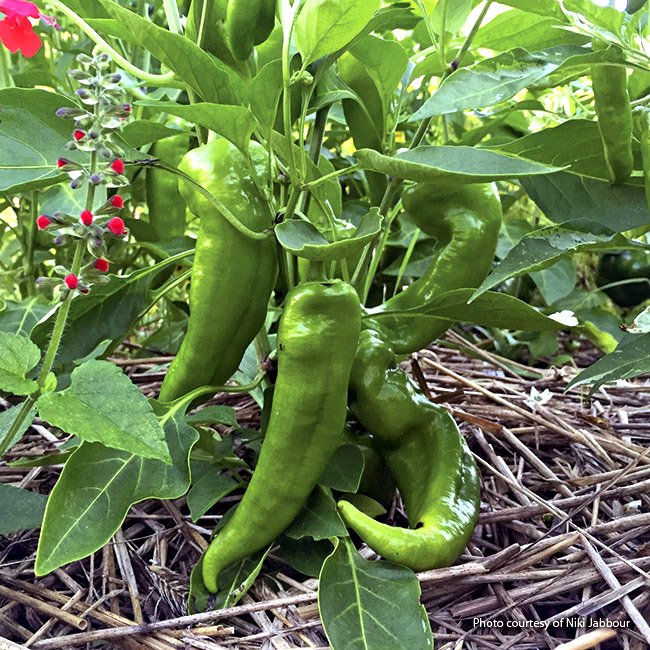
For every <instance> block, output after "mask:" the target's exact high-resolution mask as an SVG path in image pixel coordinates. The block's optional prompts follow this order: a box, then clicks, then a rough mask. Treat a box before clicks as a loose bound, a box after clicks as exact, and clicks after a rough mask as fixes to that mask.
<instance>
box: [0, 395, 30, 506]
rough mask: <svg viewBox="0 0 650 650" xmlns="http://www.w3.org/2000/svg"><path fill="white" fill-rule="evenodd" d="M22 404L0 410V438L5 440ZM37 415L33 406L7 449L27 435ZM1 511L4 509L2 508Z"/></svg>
mask: <svg viewBox="0 0 650 650" xmlns="http://www.w3.org/2000/svg"><path fill="white" fill-rule="evenodd" d="M22 406H23V405H22V403H21V404H16V405H15V406H12V407H10V408H8V409H5V410H4V411H0V440H4V437H5V436H6V435H7V434H8V433H9V431H10V429H11V426H12V425H13V423H14V422H15V421H16V418H17V417H18V415H19V413H20V411H21V409H22ZM35 417H36V408H34V407H32V408H31V410H30V412H29V414H28V415H27V417H26V418H25V419H24V420H23V422H22V424H21V425H20V427H19V429H18V431H16V435H15V436H13V439H12V440H10V441H9V444H8V446H7V451H9V449H11V448H12V447H13V446H14V445H15V444H16V443H17V442H18V441H19V440H20V439H21V438H22V437H23V436H24V435H25V432H26V431H27V429H29V427H30V426H31V424H32V422H33V421H34V418H35ZM0 512H2V511H1V510H0Z"/></svg>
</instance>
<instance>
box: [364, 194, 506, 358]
mask: <svg viewBox="0 0 650 650" xmlns="http://www.w3.org/2000/svg"><path fill="white" fill-rule="evenodd" d="M402 204H403V206H404V209H405V210H406V212H408V214H409V215H410V216H411V217H412V218H413V220H414V221H415V223H416V225H417V226H418V227H419V228H420V229H421V230H422V231H423V232H425V233H427V234H428V235H432V236H434V237H436V238H437V239H438V243H439V246H438V248H437V250H436V251H435V253H434V257H433V261H432V262H431V263H430V265H429V267H428V268H427V270H426V271H425V272H424V274H423V275H422V277H420V278H419V279H418V280H416V281H415V282H413V284H411V285H410V286H409V287H407V288H406V289H404V291H402V292H401V293H398V294H397V295H396V296H394V297H393V298H390V299H389V300H387V301H386V302H384V303H383V304H381V305H379V306H378V307H374V308H372V309H369V310H368V311H369V313H370V314H371V315H372V316H378V317H377V318H368V319H364V323H365V324H366V326H367V327H369V328H371V329H375V330H377V331H380V332H381V333H382V334H383V336H384V337H385V338H386V340H387V341H388V343H389V344H390V345H391V347H392V348H393V350H394V351H395V352H397V353H398V354H403V353H409V352H416V351H417V350H421V349H422V348H425V347H426V346H427V345H429V344H430V343H432V342H433V341H435V340H436V339H437V338H438V337H439V336H441V335H442V334H443V333H444V331H445V330H446V329H447V328H448V327H449V325H448V323H446V322H441V321H436V320H434V319H430V320H419V321H417V322H416V321H415V320H414V319H411V318H408V317H403V316H398V315H396V316H389V315H388V314H387V315H386V316H382V315H381V314H384V313H386V312H392V311H406V310H409V309H414V308H417V307H422V306H423V305H425V304H426V303H427V302H431V301H432V300H434V299H435V298H437V297H438V296H440V295H442V294H443V293H444V292H446V291H451V290H453V289H464V288H470V287H471V288H475V287H478V285H479V284H480V283H481V282H482V281H483V280H484V278H485V277H486V276H487V274H488V272H489V271H490V269H491V267H492V260H493V259H494V253H495V250H496V245H497V239H498V236H499V228H500V226H501V216H502V213H501V202H500V200H499V195H498V193H497V190H496V187H495V185H494V184H476V185H466V186H464V187H459V188H455V189H450V190H447V191H444V190H442V189H441V188H440V187H438V186H433V185H427V184H418V185H414V186H412V187H410V188H408V189H407V190H406V191H405V192H404V194H403V195H402Z"/></svg>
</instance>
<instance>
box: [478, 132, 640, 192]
mask: <svg viewBox="0 0 650 650" xmlns="http://www.w3.org/2000/svg"><path fill="white" fill-rule="evenodd" d="M491 150H492V151H501V152H503V153H508V154H511V155H513V156H522V157H523V158H528V159H529V160H535V161H536V162H539V163H542V164H544V165H556V166H558V167H565V166H566V167H568V169H567V172H571V173H573V174H579V175H580V176H589V177H591V178H596V179H599V180H604V181H607V180H608V179H609V176H608V172H607V165H606V163H605V154H604V153H603V141H602V138H601V137H600V131H599V129H598V124H597V123H596V122H594V121H592V120H567V121H566V122H563V123H562V124H560V125H559V126H556V127H553V128H546V129H542V130H541V131H538V132H537V133H530V134H529V135H526V136H524V137H523V138H517V139H516V140H513V141H512V142H508V143H507V144H504V145H501V146H499V147H495V148H494V149H491ZM634 182H636V183H637V184H639V185H643V178H642V177H639V178H638V180H636V179H635V178H632V179H630V180H629V181H628V184H633V183H634Z"/></svg>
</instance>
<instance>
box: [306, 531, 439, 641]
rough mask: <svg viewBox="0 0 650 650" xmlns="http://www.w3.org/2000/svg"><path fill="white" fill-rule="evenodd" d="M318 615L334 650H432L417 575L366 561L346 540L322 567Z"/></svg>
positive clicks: (347, 538)
mask: <svg viewBox="0 0 650 650" xmlns="http://www.w3.org/2000/svg"><path fill="white" fill-rule="evenodd" d="M318 609H319V611H320V616H321V620H322V621H323V627H324V629H325V633H326V634H327V638H328V639H329V642H330V644H331V646H332V650H376V649H379V648H390V650H433V636H432V634H431V625H430V623H429V617H428V616H427V612H426V610H425V609H424V606H423V605H421V604H420V583H419V581H418V579H417V578H416V577H415V574H414V573H413V572H412V571H411V570H410V569H407V568H405V567H403V566H399V565H397V564H392V563H390V562H384V561H370V560H366V559H364V558H363V557H361V555H359V553H358V552H357V551H356V549H355V548H354V546H353V544H352V542H351V541H350V538H349V537H346V538H345V539H343V540H339V541H338V542H337V543H336V548H335V549H334V552H333V553H332V554H331V555H330V556H329V557H328V558H327V559H326V560H325V562H324V564H323V568H322V570H321V573H320V579H319V584H318Z"/></svg>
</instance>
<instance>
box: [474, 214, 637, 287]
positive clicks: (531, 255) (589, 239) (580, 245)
mask: <svg viewBox="0 0 650 650" xmlns="http://www.w3.org/2000/svg"><path fill="white" fill-rule="evenodd" d="M634 248H644V246H643V245H642V244H639V243H637V242H633V241H630V240H629V239H626V238H625V237H623V236H622V235H619V234H604V235H601V234H596V233H585V232H577V231H575V230H570V229H568V228H562V227H560V226H552V227H550V228H542V229H541V230H537V231H535V232H533V233H530V234H529V235H526V237H525V238H524V239H522V240H521V241H520V242H519V243H518V244H517V245H516V246H514V247H513V248H512V250H511V251H510V252H509V253H508V254H507V255H506V257H505V258H504V259H503V260H502V262H501V264H499V266H497V268H496V269H494V271H492V273H491V274H490V275H488V277H487V278H485V280H484V281H483V283H482V284H481V286H480V287H479V288H478V289H477V290H476V292H475V293H474V295H473V296H472V299H475V298H476V297H477V296H480V295H481V294H482V293H483V292H485V291H487V290H488V289H491V288H492V287H496V286H497V285H499V284H501V283H502V282H503V281H505V280H507V279H508V278H514V277H516V276H518V275H522V274H523V273H530V272H532V271H541V270H543V269H546V268H548V267H549V266H551V265H552V264H554V263H555V262H557V261H558V260H559V259H560V258H562V257H565V256H568V255H572V254H573V253H579V252H587V251H608V250H626V249H634Z"/></svg>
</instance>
